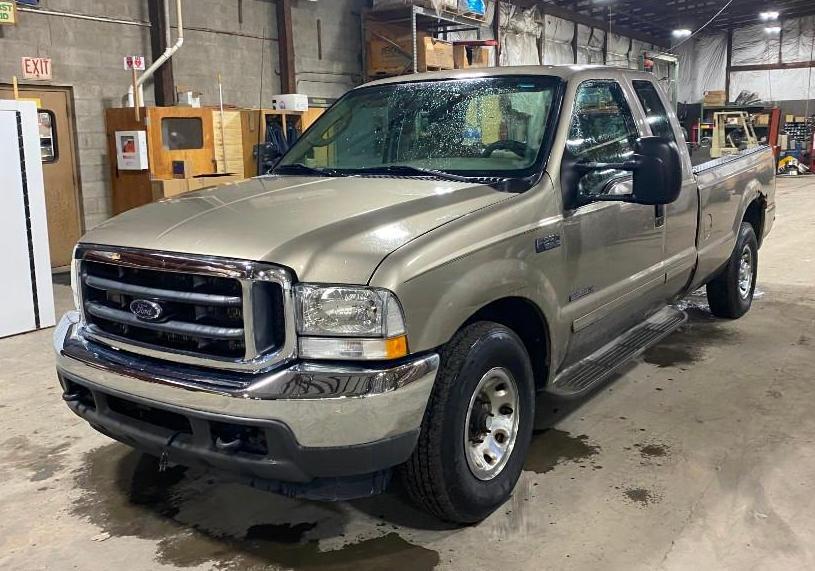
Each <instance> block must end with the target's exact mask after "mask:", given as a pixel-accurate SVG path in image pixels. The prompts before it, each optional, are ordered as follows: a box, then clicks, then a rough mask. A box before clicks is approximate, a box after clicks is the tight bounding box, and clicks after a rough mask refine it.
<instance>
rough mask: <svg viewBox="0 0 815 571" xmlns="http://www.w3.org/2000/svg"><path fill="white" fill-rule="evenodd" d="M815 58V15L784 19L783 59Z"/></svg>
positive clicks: (806, 59)
mask: <svg viewBox="0 0 815 571" xmlns="http://www.w3.org/2000/svg"><path fill="white" fill-rule="evenodd" d="M812 60H815V16H805V17H803V18H793V19H790V20H784V25H783V30H782V32H781V61H782V62H783V63H795V62H802V61H812Z"/></svg>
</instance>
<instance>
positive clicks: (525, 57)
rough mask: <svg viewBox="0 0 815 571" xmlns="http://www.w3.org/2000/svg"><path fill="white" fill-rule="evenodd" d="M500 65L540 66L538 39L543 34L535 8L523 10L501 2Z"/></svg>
mask: <svg viewBox="0 0 815 571" xmlns="http://www.w3.org/2000/svg"><path fill="white" fill-rule="evenodd" d="M500 6H501V18H500V24H501V26H500V28H501V29H500V34H501V37H500V42H501V65H502V66H507V65H540V63H541V60H540V53H539V50H538V38H540V37H541V34H542V33H543V30H542V28H543V26H541V25H540V15H539V12H538V10H537V8H529V9H528V10H524V9H522V8H519V7H517V6H515V5H514V4H508V3H506V2H502V3H501V4H500Z"/></svg>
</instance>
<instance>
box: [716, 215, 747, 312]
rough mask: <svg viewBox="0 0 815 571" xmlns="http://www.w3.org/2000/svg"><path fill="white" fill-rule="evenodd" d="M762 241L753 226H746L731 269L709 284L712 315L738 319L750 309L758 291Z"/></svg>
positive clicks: (723, 271)
mask: <svg viewBox="0 0 815 571" xmlns="http://www.w3.org/2000/svg"><path fill="white" fill-rule="evenodd" d="M757 271H758V240H756V233H755V231H754V230H753V226H752V225H751V224H748V223H747V222H742V224H741V228H740V229H739V235H738V239H737V240H736V247H735V248H734V250H733V253H732V254H731V256H730V260H729V261H728V262H727V265H726V266H725V267H724V269H723V270H722V271H721V273H720V274H719V275H718V276H716V278H715V279H713V280H712V281H711V282H709V283H708V284H707V299H708V303H709V304H710V311H711V313H713V315H715V316H716V317H724V318H728V319H738V318H739V317H741V316H742V315H744V314H745V313H747V311H748V310H749V309H750V306H751V305H752V303H753V293H754V292H755V289H756V276H757Z"/></svg>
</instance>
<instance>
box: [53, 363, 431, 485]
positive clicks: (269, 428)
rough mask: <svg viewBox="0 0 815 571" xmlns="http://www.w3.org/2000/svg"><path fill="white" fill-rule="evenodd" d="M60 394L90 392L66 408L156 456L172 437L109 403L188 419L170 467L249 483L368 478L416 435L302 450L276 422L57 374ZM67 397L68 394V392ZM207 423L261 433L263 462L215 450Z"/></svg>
mask: <svg viewBox="0 0 815 571" xmlns="http://www.w3.org/2000/svg"><path fill="white" fill-rule="evenodd" d="M60 377H61V378H60V381H61V383H62V386H63V389H66V388H68V385H69V384H73V385H79V386H81V387H83V388H84V389H86V390H88V391H90V393H91V394H92V395H93V400H94V403H95V406H89V405H88V404H86V403H85V402H82V401H81V400H78V399H70V398H68V399H66V404H67V405H68V407H69V408H70V409H71V410H72V411H73V412H74V413H75V414H77V415H78V416H79V417H81V418H83V419H84V420H86V421H87V422H88V423H89V424H90V425H91V426H92V427H93V428H95V429H96V430H98V431H99V432H101V433H103V434H105V435H107V436H109V437H111V438H113V439H115V440H118V441H120V442H122V443H124V444H127V445H129V446H132V447H133V448H136V449H139V450H142V451H144V452H147V453H149V454H153V455H155V456H158V455H160V454H161V453H162V452H163V451H165V447H166V444H167V441H168V439H169V438H170V437H171V436H172V435H173V433H174V431H173V430H171V429H168V428H164V427H161V426H157V425H154V424H149V423H146V422H143V421H140V420H138V419H135V418H132V417H129V416H124V415H122V414H119V413H117V412H115V411H113V410H112V409H111V407H110V406H109V405H108V397H109V396H111V397H115V398H117V399H122V400H126V401H130V402H132V403H136V404H139V405H141V406H145V407H148V408H151V409H156V410H161V411H166V412H170V413H175V414H178V415H181V416H184V417H185V418H187V420H188V421H189V423H190V426H191V427H192V433H191V434H181V435H179V436H178V437H177V438H175V439H174V440H173V443H172V445H171V446H170V447H169V449H167V450H166V452H167V457H168V459H169V461H170V462H173V463H176V464H180V465H183V466H190V467H205V468H210V469H215V470H219V471H224V472H228V473H232V474H234V475H236V476H239V477H243V478H250V479H253V480H257V479H260V480H270V481H280V482H293V483H308V482H311V481H313V480H315V479H320V478H344V477H353V476H361V475H366V474H372V473H374V472H380V471H382V470H386V469H388V468H392V467H393V466H396V465H398V464H401V463H403V462H405V461H406V460H407V459H408V458H409V457H410V455H411V454H412V453H413V449H414V448H415V447H416V442H417V439H418V436H419V433H418V430H416V431H411V432H408V433H405V434H400V435H396V436H393V437H390V438H386V439H383V440H378V441H375V442H370V443H366V444H359V445H353V446H341V447H303V446H300V445H299V444H298V443H297V440H296V439H295V437H294V434H293V433H292V431H291V429H289V427H288V426H286V425H285V424H283V423H282V422H279V421H274V420H259V419H247V418H239V417H232V416H228V415H223V414H216V413H210V412H203V411H197V410H192V409H187V408H182V407H177V406H173V405H166V404H163V403H161V404H160V403H156V402H153V401H149V400H146V399H142V398H140V397H136V396H133V395H126V394H122V393H119V392H117V391H110V390H107V389H106V390H104V391H102V390H99V389H98V388H97V387H96V386H93V385H90V384H86V383H84V382H83V381H82V379H79V378H76V377H74V376H73V375H69V374H66V373H64V372H60ZM67 393H69V396H70V394H71V391H70V388H68V391H67ZM211 422H217V423H224V424H231V425H236V426H237V427H254V428H259V429H261V430H263V431H264V433H265V436H266V442H267V445H268V453H267V454H266V455H264V456H260V455H257V454H245V453H241V452H223V451H220V450H218V449H217V447H216V445H215V442H214V439H213V437H212V432H211V425H210V423H211Z"/></svg>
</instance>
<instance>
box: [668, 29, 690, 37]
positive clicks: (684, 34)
mask: <svg viewBox="0 0 815 571" xmlns="http://www.w3.org/2000/svg"><path fill="white" fill-rule="evenodd" d="M692 33H693V32H691V31H690V30H689V29H687V28H680V29H678V30H674V31H673V32H671V35H673V37H675V38H687V37H688V36H690V35H691V34H692Z"/></svg>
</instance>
